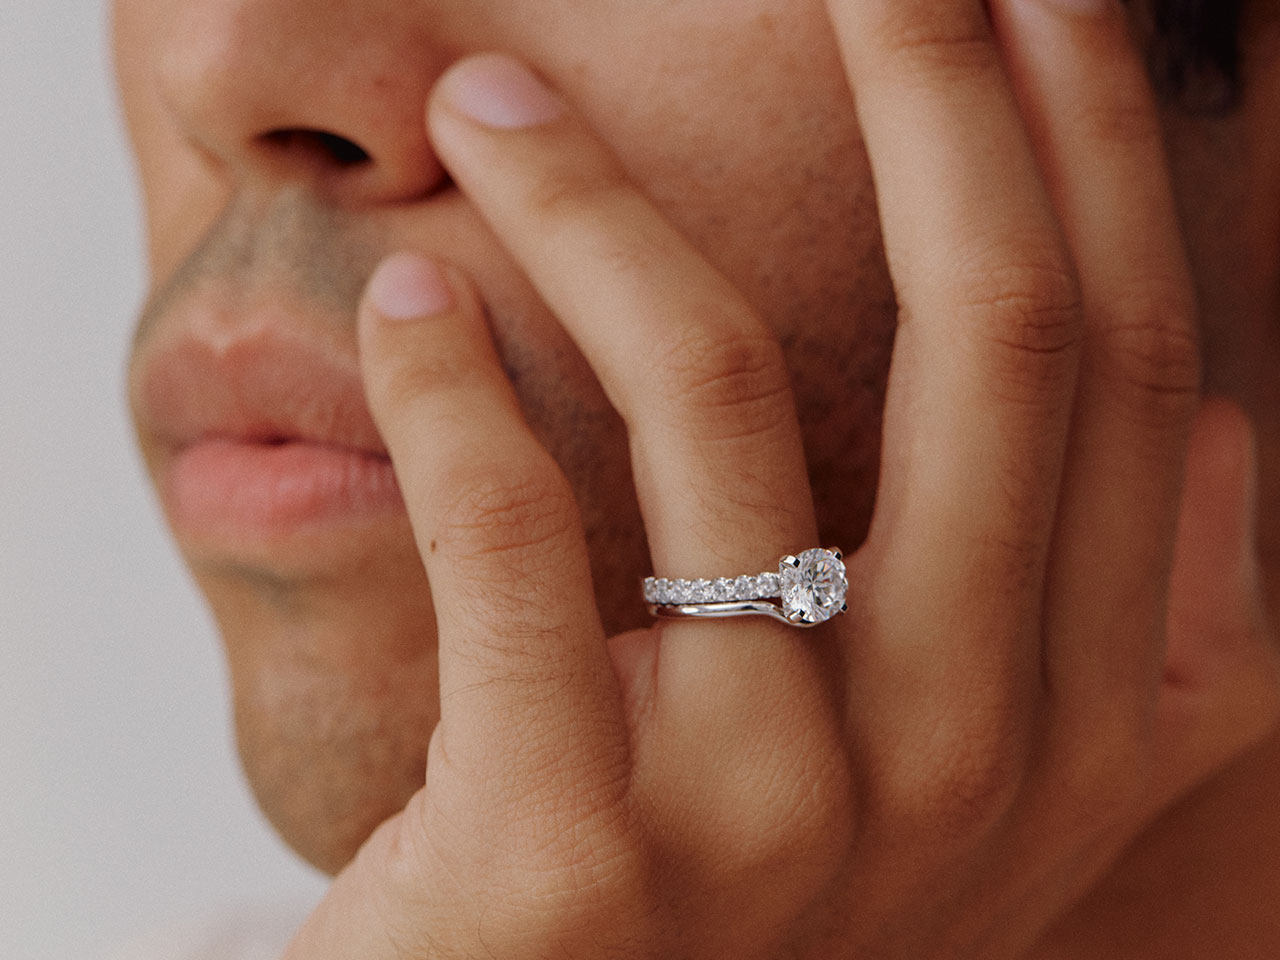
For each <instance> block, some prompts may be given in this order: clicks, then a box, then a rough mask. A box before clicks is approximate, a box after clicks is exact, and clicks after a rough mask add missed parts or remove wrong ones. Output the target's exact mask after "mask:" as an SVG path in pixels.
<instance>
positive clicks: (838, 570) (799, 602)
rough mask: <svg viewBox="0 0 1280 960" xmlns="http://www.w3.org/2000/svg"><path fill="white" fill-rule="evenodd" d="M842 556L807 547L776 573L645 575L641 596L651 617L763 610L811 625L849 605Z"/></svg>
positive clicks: (784, 619) (783, 561)
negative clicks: (684, 577)
mask: <svg viewBox="0 0 1280 960" xmlns="http://www.w3.org/2000/svg"><path fill="white" fill-rule="evenodd" d="M848 590H849V582H848V580H847V579H846V577H845V569H844V555H843V554H842V553H841V552H840V551H839V550H836V549H834V548H833V549H831V550H823V549H820V548H819V549H813V550H806V551H804V552H803V553H800V554H797V555H796V556H785V557H783V558H782V559H781V560H779V561H778V571H777V573H772V572H766V573H759V574H756V575H754V576H740V577H716V578H714V579H710V580H674V579H668V578H666V577H646V578H645V581H644V599H645V601H646V602H647V603H648V604H649V612H650V613H652V614H653V615H654V616H655V617H667V618H673V619H678V618H684V617H739V616H748V615H751V614H762V615H764V616H769V617H774V618H775V619H777V620H781V621H782V622H784V623H788V624H790V625H791V626H794V627H812V626H815V625H817V624H819V623H823V622H824V621H826V620H830V619H831V618H832V617H834V616H835V615H836V614H839V613H844V612H845V611H846V610H847V609H849V608H848V605H847V604H846V603H845V594H846V593H847V592H848Z"/></svg>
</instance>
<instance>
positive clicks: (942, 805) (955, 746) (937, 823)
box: [900, 723, 1026, 846]
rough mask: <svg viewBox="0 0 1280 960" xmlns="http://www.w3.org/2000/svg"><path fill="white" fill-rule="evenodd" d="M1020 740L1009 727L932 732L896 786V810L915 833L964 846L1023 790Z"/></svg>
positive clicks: (983, 726) (1004, 811)
mask: <svg viewBox="0 0 1280 960" xmlns="http://www.w3.org/2000/svg"><path fill="white" fill-rule="evenodd" d="M1023 739H1025V736H1024V735H1023V734H1019V733H1015V732H1014V731H1013V730H1012V724H1011V723H1001V724H999V725H998V726H994V725H992V724H958V725H956V726H955V728H954V729H951V730H948V731H945V732H939V733H936V734H935V736H934V739H933V743H931V744H930V745H929V747H927V748H926V749H925V751H924V752H923V754H922V755H921V756H920V757H918V758H917V759H916V760H915V762H914V763H913V764H912V767H911V770H910V771H909V773H908V775H907V777H906V779H905V783H904V786H903V787H902V788H901V789H904V790H905V797H904V798H902V799H901V800H900V802H901V804H902V806H901V809H902V810H904V811H907V815H908V818H909V820H910V821H911V822H912V823H913V825H914V826H915V827H916V828H917V830H918V831H919V835H920V836H921V837H923V838H924V839H925V840H926V842H932V841H935V840H939V839H941V840H943V841H944V842H946V843H948V844H952V845H956V846H963V845H965V844H966V843H967V842H969V841H970V840H973V839H976V838H979V837H981V836H983V835H985V834H986V833H987V832H988V831H989V830H990V828H991V827H992V825H993V824H995V823H997V822H999V821H1000V820H1001V819H1003V818H1004V817H1005V816H1006V814H1008V812H1009V811H1010V810H1011V809H1012V808H1013V805H1014V803H1015V801H1016V799H1017V797H1018V795H1019V794H1020V793H1021V791H1022V786H1023V782H1024V779H1025V775H1026V756H1025V753H1026V751H1025V747H1024V746H1023V745H1022V742H1021V741H1022V740H1023Z"/></svg>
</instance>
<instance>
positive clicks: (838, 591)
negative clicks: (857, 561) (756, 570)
mask: <svg viewBox="0 0 1280 960" xmlns="http://www.w3.org/2000/svg"><path fill="white" fill-rule="evenodd" d="M789 561H790V562H789ZM778 577H779V581H780V584H779V585H780V587H781V594H782V612H783V613H785V614H786V615H787V617H788V618H789V619H790V620H792V621H794V622H797V623H822V622H823V621H824V620H830V619H831V618H832V617H833V616H835V615H836V614H837V613H841V612H843V611H844V609H845V605H844V598H845V594H846V593H847V592H848V590H849V582H848V580H847V579H846V578H845V571H844V562H843V560H842V559H841V557H840V554H839V553H838V552H835V551H832V550H821V549H816V550H806V551H805V552H804V553H801V554H799V555H798V556H795V557H789V558H787V559H784V560H783V561H782V563H780V564H779V565H778Z"/></svg>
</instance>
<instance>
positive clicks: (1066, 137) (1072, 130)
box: [993, 0, 1199, 743]
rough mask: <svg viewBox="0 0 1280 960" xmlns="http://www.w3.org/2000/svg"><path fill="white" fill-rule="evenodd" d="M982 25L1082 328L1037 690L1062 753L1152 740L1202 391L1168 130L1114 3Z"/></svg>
mask: <svg viewBox="0 0 1280 960" xmlns="http://www.w3.org/2000/svg"><path fill="white" fill-rule="evenodd" d="M993 10H994V12H995V14H996V20H997V23H998V24H999V27H1000V34H1001V37H1002V39H1003V41H1004V44H1005V47H1006V49H1007V51H1008V56H1009V62H1010V64H1011V70H1012V73H1013V76H1014V77H1015V80H1016V83H1017V87H1018V90H1019V93H1020V95H1021V98H1022V101H1023V104H1024V110H1025V113H1026V115H1027V117H1028V121H1029V123H1030V126H1031V128H1032V130H1033V132H1034V135H1035V142H1036V146H1037V148H1038V151H1039V153H1040V156H1041V164H1042V167H1043V169H1044V170H1045V174H1046V177H1047V179H1048V182H1049V184H1050V188H1051V191H1052V193H1053V196H1054V199H1055V202H1056V205H1057V208H1058V210H1059V214H1060V218H1061V220H1062V222H1063V224H1064V229H1065V231H1066V233H1067V236H1068V238H1069V242H1070V245H1071V250H1072V255H1073V257H1074V259H1075V262H1076V265H1077V268H1078V270H1079V274H1080V282H1081V291H1082V297H1083V302H1084V307H1085V318H1086V328H1085V350H1084V358H1083V362H1082V366H1081V373H1080V383H1079V387H1078V398H1077V406H1076V420H1075V424H1074V427H1073V433H1072V437H1071V441H1070V443H1069V446H1068V457H1067V463H1068V466H1067V470H1066V475H1065V478H1064V482H1063V494H1062V505H1061V508H1060V511H1059V524H1058V535H1057V540H1056V546H1055V553H1054V557H1053V560H1052V566H1051V574H1050V583H1049V587H1048V597H1049V600H1048V603H1049V610H1048V613H1047V622H1048V628H1047V643H1046V661H1045V670H1046V676H1047V678H1048V683H1049V686H1050V688H1051V690H1052V691H1053V697H1054V701H1055V704H1056V706H1055V709H1056V710H1057V711H1058V712H1059V714H1060V715H1061V716H1062V718H1063V722H1060V723H1059V724H1058V729H1060V730H1061V732H1062V736H1063V737H1064V738H1065V739H1066V740H1067V741H1074V742H1076V743H1097V742H1100V741H1099V738H1100V737H1115V736H1116V735H1117V733H1118V732H1121V731H1125V730H1128V731H1130V734H1129V735H1130V736H1131V735H1132V734H1133V733H1135V732H1137V733H1140V734H1141V735H1145V734H1143V733H1142V732H1143V731H1145V730H1146V729H1148V724H1149V718H1150V713H1151V710H1152V707H1153V705H1154V694H1155V688H1156V685H1157V682H1158V679H1159V674H1160V667H1161V664H1162V662H1163V649H1162V647H1163V644H1162V642H1161V641H1162V637H1163V629H1164V618H1165V609H1166V602H1167V590H1166V587H1167V583H1168V577H1169V570H1170V566H1171V563H1172V552H1173V542H1174V534H1175V526H1176V521H1177V516H1178V502H1179V497H1180V491H1181V485H1182V463H1183V459H1184V457H1185V454H1186V439H1187V433H1188V431H1189V428H1190V422H1191V418H1192V416H1193V414H1194V412H1195V409H1196V406H1197V402H1198V401H1197V395H1198V389H1199V366H1198V355H1197V348H1196V342H1195V341H1196V336H1195V329H1194V317H1193V314H1194V311H1193V299H1194V298H1193V294H1192V289H1191V281H1190V275H1189V270H1188V267H1187V264H1186V256H1185V253H1184V251H1183V248H1182V243H1181V231H1180V229H1179V226H1178V222H1177V218H1176V215H1175V212H1174V206H1173V198H1172V191H1171V188H1170V185H1169V181H1168V178H1167V176H1166V174H1165V170H1166V164H1165V159H1164V153H1163V149H1162V139H1161V128H1160V124H1159V121H1158V117H1157V114H1156V108H1155V103H1154V97H1153V94H1152V92H1151V90H1150V86H1149V84H1148V82H1147V79H1146V75H1145V71H1144V68H1143V64H1142V61H1141V60H1140V58H1139V56H1138V53H1137V51H1136V49H1135V47H1134V45H1133V44H1132V42H1131V40H1130V38H1129V32H1128V23H1127V20H1126V18H1125V15H1124V12H1123V10H1122V9H1121V7H1120V5H1119V4H1118V3H1114V2H1111V0H1092V2H1089V3H1079V2H1071V3H1067V2H1058V0H999V2H997V3H996V4H994V6H993ZM1082 724H1083V725H1084V726H1083V727H1082V726H1081V725H1082Z"/></svg>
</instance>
